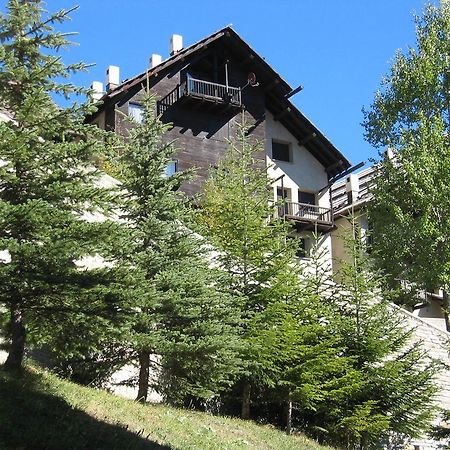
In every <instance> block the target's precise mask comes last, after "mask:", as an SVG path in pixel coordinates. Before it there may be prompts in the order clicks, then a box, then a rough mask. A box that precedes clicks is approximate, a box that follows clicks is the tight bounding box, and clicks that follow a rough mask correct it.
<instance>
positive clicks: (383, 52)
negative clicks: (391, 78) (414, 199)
mask: <svg viewBox="0 0 450 450" xmlns="http://www.w3.org/2000/svg"><path fill="white" fill-rule="evenodd" d="M1 3H3V5H4V4H6V0H0V4H1ZM433 3H437V0H434V1H433ZM74 4H78V5H79V6H80V9H79V10H78V11H77V12H75V13H73V14H72V21H71V22H70V23H69V24H68V25H65V26H64V29H65V30H73V31H78V32H79V33H80V34H79V35H78V36H76V37H75V38H73V40H75V41H76V42H78V43H79V45H78V46H77V47H73V48H71V49H70V51H69V52H67V53H66V54H65V55H64V58H65V60H66V61H67V62H73V61H77V60H80V59H81V60H83V61H85V62H92V63H96V66H95V67H93V68H92V69H91V70H90V72H89V73H88V74H82V75H79V76H77V77H76V79H75V81H76V82H77V83H79V84H83V85H90V83H91V81H92V80H99V81H102V82H104V79H105V70H106V67H107V66H108V65H110V64H111V65H118V66H120V68H121V78H122V79H125V78H129V77H132V76H134V75H135V74H137V73H139V72H141V71H143V70H144V69H145V67H146V66H147V64H148V58H149V56H150V55H151V54H152V53H159V54H161V55H162V56H163V58H166V57H167V56H168V46H169V38H170V36H171V35H172V34H173V33H177V34H181V35H183V38H184V45H185V46H187V45H190V44H192V43H194V42H195V41H197V40H199V39H201V38H203V37H204V36H206V35H208V34H210V33H212V32H213V31H216V30H217V29H220V28H222V27H223V26H225V25H228V24H232V25H233V28H234V29H235V30H236V31H237V32H238V33H239V34H240V35H241V36H242V37H243V39H244V40H246V41H247V42H248V43H249V44H250V46H251V47H253V48H254V50H255V51H257V52H258V53H259V54H260V55H261V56H263V57H264V58H265V59H266V61H267V62H268V63H269V64H270V65H271V66H272V67H273V68H274V69H275V70H276V71H277V72H278V73H279V74H280V75H281V76H282V77H283V78H284V79H285V80H286V81H287V82H288V83H289V84H291V86H293V87H297V86H298V85H299V84H302V85H303V86H304V90H303V91H302V92H300V93H299V94H297V95H296V96H295V97H293V98H292V100H293V102H294V103H295V104H296V106H297V107H298V108H299V109H300V110H301V111H302V112H303V113H304V114H306V115H307V116H308V117H309V119H310V120H311V121H312V122H313V123H314V124H315V125H316V126H318V127H319V128H320V129H321V130H322V131H323V132H324V133H325V135H326V136H328V138H329V139H330V140H331V141H332V142H333V143H334V144H335V145H336V147H337V148H339V149H340V150H341V151H342V152H343V153H344V154H345V155H346V156H347V157H348V158H349V159H350V160H351V161H352V162H353V163H358V162H359V161H361V160H366V159H367V158H369V157H374V156H376V155H377V152H376V150H374V149H372V148H371V147H370V146H369V144H367V143H366V142H365V141H364V139H363V129H362V127H361V126H360V123H361V121H362V113H361V108H362V107H363V106H369V105H370V103H371V101H372V99H373V95H374V92H375V91H376V89H377V88H378V87H379V85H380V81H381V78H382V76H383V75H384V74H386V73H387V72H388V70H389V66H390V61H392V58H393V56H394V54H395V52H396V50H397V49H400V48H401V49H406V48H407V46H408V45H409V46H412V45H414V41H415V33H414V29H415V26H414V22H413V13H414V12H418V13H420V12H421V11H422V10H423V6H424V5H425V4H426V0H276V1H269V0H259V1H258V0H246V1H245V0H239V1H238V0H228V1H219V0H216V1H213V0H210V1H204V0H183V1H180V0H164V1H163V0H127V1H124V0H78V2H77V1H72V0H49V1H48V2H47V8H48V9H49V10H52V11H53V10H56V9H59V8H61V7H64V8H68V7H70V6H73V5H74ZM1 9H2V10H3V9H4V7H2V8H1Z"/></svg>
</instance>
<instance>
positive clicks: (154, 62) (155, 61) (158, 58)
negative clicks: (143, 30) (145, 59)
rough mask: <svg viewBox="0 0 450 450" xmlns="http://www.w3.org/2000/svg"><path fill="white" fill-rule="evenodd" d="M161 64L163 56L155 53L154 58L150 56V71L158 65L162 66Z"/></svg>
mask: <svg viewBox="0 0 450 450" xmlns="http://www.w3.org/2000/svg"><path fill="white" fill-rule="evenodd" d="M161 62H162V57H161V55H158V54H156V53H153V54H152V56H150V59H149V63H150V69H153V67H156V66H157V65H158V64H161Z"/></svg>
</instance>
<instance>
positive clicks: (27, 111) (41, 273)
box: [0, 0, 115, 369]
mask: <svg viewBox="0 0 450 450" xmlns="http://www.w3.org/2000/svg"><path fill="white" fill-rule="evenodd" d="M42 5H43V4H42V2H40V1H32V2H25V1H19V0H10V1H9V2H8V5H7V12H8V14H7V15H1V16H0V42H1V45H0V107H1V108H2V110H4V111H6V112H7V113H8V114H9V116H10V117H11V120H9V121H6V122H2V123H0V134H1V137H2V138H1V140H0V161H1V163H0V248H1V249H2V250H5V251H7V252H8V257H7V258H5V259H3V260H2V261H0V304H1V305H3V306H4V307H5V308H6V311H7V312H6V314H8V316H9V320H8V325H7V329H6V330H5V331H6V333H7V337H8V339H9V340H10V347H9V355H8V358H7V360H6V363H5V367H6V368H8V369H18V368H20V367H21V365H22V360H23V356H24V350H25V346H26V341H27V338H28V337H31V338H32V339H33V338H34V340H35V341H36V340H37V343H38V344H42V343H44V342H46V341H48V340H50V338H51V336H52V328H53V327H55V328H63V327H64V326H63V323H66V324H67V325H68V324H70V323H72V322H73V321H75V320H76V321H77V322H78V323H81V322H82V321H84V320H89V321H90V323H91V324H92V325H93V326H94V327H95V328H96V330H97V331H96V333H97V332H99V333H101V327H102V322H101V321H97V320H96V319H95V317H96V316H98V315H103V314H106V312H105V308H104V307H105V286H106V285H107V284H108V283H109V282H110V278H109V275H108V273H107V269H106V268H104V269H101V268H99V269H96V270H82V269H81V268H80V267H79V266H77V264H76V261H79V262H80V261H82V260H83V258H84V257H87V256H94V255H96V254H100V255H103V256H104V257H108V253H107V247H108V243H110V242H111V239H112V236H113V232H112V230H113V229H114V227H115V225H114V223H113V222H111V221H108V220H103V221H101V220H100V221H90V220H86V215H87V214H89V213H93V214H94V217H95V215H98V217H105V216H107V215H108V214H109V212H110V208H111V204H112V192H111V190H110V189H109V188H104V187H102V185H101V183H99V177H100V173H99V171H98V170H96V169H95V168H94V167H93V164H92V163H93V160H94V157H95V155H96V154H97V153H98V152H99V151H102V152H104V151H105V150H104V148H103V146H104V145H103V143H102V139H101V134H100V131H99V130H96V128H95V127H93V126H87V125H85V124H84V123H83V117H84V115H85V114H86V113H87V112H92V110H93V106H92V104H87V105H80V104H78V103H77V102H72V103H70V102H71V99H72V97H73V96H74V95H84V94H87V91H86V90H85V89H83V88H78V87H76V86H74V85H72V84H71V83H70V82H69V81H66V80H67V78H69V76H70V75H71V74H72V73H75V72H77V71H80V70H84V69H85V68H86V65H85V64H83V63H79V64H72V65H65V64H64V63H63V62H62V60H61V57H60V56H59V55H58V52H59V51H60V50H61V49H64V48H66V47H67V46H68V45H69V42H68V41H67V34H63V33H60V32H56V31H54V29H53V26H54V25H55V24H57V23H61V22H64V21H66V20H67V19H68V18H69V17H68V14H69V12H70V11H66V10H61V11H59V12H57V13H55V14H51V15H49V16H48V17H44V15H43V14H44V11H43V9H42ZM61 95H62V96H63V97H65V98H66V100H68V101H69V103H70V106H69V107H67V108H65V109H61V108H59V107H58V106H57V105H56V104H55V103H54V100H53V99H54V98H55V97H58V96H61ZM95 323H96V325H95ZM81 338H82V337H81Z"/></svg>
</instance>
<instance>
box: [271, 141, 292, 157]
mask: <svg viewBox="0 0 450 450" xmlns="http://www.w3.org/2000/svg"><path fill="white" fill-rule="evenodd" d="M272 158H273V159H276V160H277V161H286V162H290V161H291V160H292V158H291V149H290V145H289V144H285V143H282V142H276V141H272Z"/></svg>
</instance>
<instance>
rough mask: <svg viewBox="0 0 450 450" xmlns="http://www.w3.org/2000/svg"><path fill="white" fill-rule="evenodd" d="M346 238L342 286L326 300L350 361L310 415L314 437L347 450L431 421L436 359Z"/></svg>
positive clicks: (359, 248)
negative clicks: (347, 259) (338, 384)
mask: <svg viewBox="0 0 450 450" xmlns="http://www.w3.org/2000/svg"><path fill="white" fill-rule="evenodd" d="M352 229H353V236H352V237H351V238H350V239H349V241H348V243H347V248H348V252H349V255H351V260H350V262H343V269H342V273H341V274H340V280H341V285H340V286H339V291H336V290H334V291H333V293H332V295H331V296H330V295H327V296H326V297H325V298H324V301H326V302H327V303H328V304H330V306H331V307H332V308H333V310H334V314H333V316H331V317H330V318H329V319H328V320H329V324H330V326H331V327H332V328H333V332H334V333H336V334H337V336H339V341H340V343H339V345H340V347H341V349H342V352H341V356H342V357H344V358H347V360H348V361H349V362H350V366H349V368H348V379H347V383H346V384H344V385H342V388H340V389H339V390H336V391H330V392H329V393H328V395H326V396H324V400H323V402H321V403H319V404H316V405H315V409H314V410H313V411H310V413H309V414H308V416H309V417H308V418H307V421H308V422H309V426H310V427H311V428H312V429H314V428H315V429H316V435H317V437H319V438H320V439H321V440H322V439H323V440H325V441H327V442H329V443H332V444H334V445H338V446H342V447H345V448H371V447H377V445H378V444H379V441H380V439H382V438H386V439H388V437H389V435H390V434H391V433H398V434H402V435H407V436H410V437H415V436H417V435H420V433H421V432H423V431H424V430H426V429H427V427H429V425H430V420H431V419H432V418H433V409H434V406H433V394H434V393H435V390H436V388H435V386H434V383H433V380H434V375H435V374H436V371H437V370H438V365H437V362H436V361H433V360H431V359H430V358H428V357H427V356H426V352H425V350H424V349H423V348H422V346H421V343H420V342H418V341H416V340H414V339H413V332H414V329H413V328H412V327H408V326H407V325H405V316H404V315H403V314H402V313H401V312H400V310H398V309H397V307H396V306H395V305H392V304H391V303H389V297H390V295H389V292H387V291H383V290H382V289H381V288H380V285H381V283H380V278H379V276H378V275H377V273H376V272H373V270H372V269H371V268H370V266H369V264H368V260H367V256H365V254H364V252H363V244H362V243H361V242H360V240H359V239H358V238H357V236H356V232H355V230H356V226H355V223H354V220H353V221H352Z"/></svg>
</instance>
